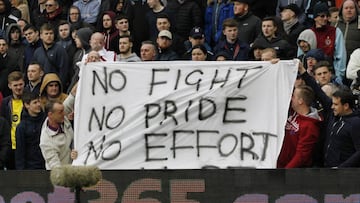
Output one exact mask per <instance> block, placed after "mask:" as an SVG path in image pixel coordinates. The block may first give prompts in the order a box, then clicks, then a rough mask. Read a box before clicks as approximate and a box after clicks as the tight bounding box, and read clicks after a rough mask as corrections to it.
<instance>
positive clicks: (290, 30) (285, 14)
mask: <svg viewBox="0 0 360 203" xmlns="http://www.w3.org/2000/svg"><path fill="white" fill-rule="evenodd" d="M300 12H301V11H300V8H299V7H298V6H297V5H296V4H289V5H288V6H286V7H285V8H284V9H283V10H282V11H281V21H282V22H283V25H284V30H285V32H286V34H287V35H288V42H289V43H290V44H291V45H293V46H296V45H297V43H296V41H297V38H298V37H299V35H300V33H301V32H302V31H303V30H304V29H305V27H304V26H303V25H302V24H301V23H300V22H299V19H298V15H299V14H300Z"/></svg>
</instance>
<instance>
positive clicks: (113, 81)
mask: <svg viewBox="0 0 360 203" xmlns="http://www.w3.org/2000/svg"><path fill="white" fill-rule="evenodd" d="M297 65H298V61H280V62H279V63H277V64H270V63H269V62H233V61H232V62H229V61H226V62H217V61H213V62H191V61H172V62H146V63H89V64H87V65H84V66H82V67H81V69H82V71H81V74H80V81H79V87H78V92H77V96H76V102H75V149H76V150H78V154H79V155H78V158H77V159H76V160H75V161H74V164H75V165H96V166H98V167H99V168H100V169H163V168H168V169H200V168H228V167H236V168H242V167H246V168H248V167H251V168H274V167H276V159H277V156H278V153H279V152H280V148H281V145H282V141H283V136H284V126H285V121H286V118H287V111H288V107H289V102H290V98H291V93H292V89H293V84H294V81H295V78H296V74H297Z"/></svg>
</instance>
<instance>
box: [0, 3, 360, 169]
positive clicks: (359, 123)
mask: <svg viewBox="0 0 360 203" xmlns="http://www.w3.org/2000/svg"><path fill="white" fill-rule="evenodd" d="M359 5H360V0H359V1H355V0H336V1H335V0H333V1H331V0H267V1H262V0H232V1H230V0H77V1H71V0H0V26H1V27H0V107H1V108H0V115H1V117H0V169H4V170H12V169H17V170H24V169H52V168H54V167H57V166H60V165H63V164H69V163H71V160H72V159H75V158H76V157H77V152H76V151H75V150H73V149H72V148H73V127H72V125H73V124H72V122H71V120H72V119H73V114H74V112H73V103H74V97H75V95H76V88H77V81H78V79H79V76H78V74H79V67H78V65H77V64H78V62H85V63H89V62H95V61H97V62H99V61H124V62H138V61H170V60H193V61H205V60H207V61H223V60H233V61H258V60H265V61H271V62H272V63H276V62H277V61H278V60H283V59H294V58H298V59H299V60H300V65H299V71H298V76H297V79H296V82H295V88H294V92H293V95H292V98H291V104H290V106H289V113H288V120H287V123H286V126H285V138H284V142H283V145H282V149H281V152H280V155H279V157H278V161H277V167H278V168H299V167H335V168H337V167H357V166H359V165H360V117H359V116H360V114H359V111H358V107H357V105H358V95H360V88H359V87H360V71H359V70H360V21H359V16H360V10H359Z"/></svg>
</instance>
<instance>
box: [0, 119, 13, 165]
mask: <svg viewBox="0 0 360 203" xmlns="http://www.w3.org/2000/svg"><path fill="white" fill-rule="evenodd" d="M10 148H11V146H10V126H9V123H8V122H7V121H6V120H5V119H4V118H3V117H0V170H3V169H4V167H5V163H6V159H7V157H8V153H9V150H10Z"/></svg>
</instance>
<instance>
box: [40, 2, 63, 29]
mask: <svg viewBox="0 0 360 203" xmlns="http://www.w3.org/2000/svg"><path fill="white" fill-rule="evenodd" d="M45 10H46V22H47V23H49V24H51V25H52V26H53V27H54V28H57V27H58V25H59V22H60V21H61V20H66V15H64V13H63V10H62V8H61V7H60V5H59V2H58V1H57V0H47V1H46V3H45Z"/></svg>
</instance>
